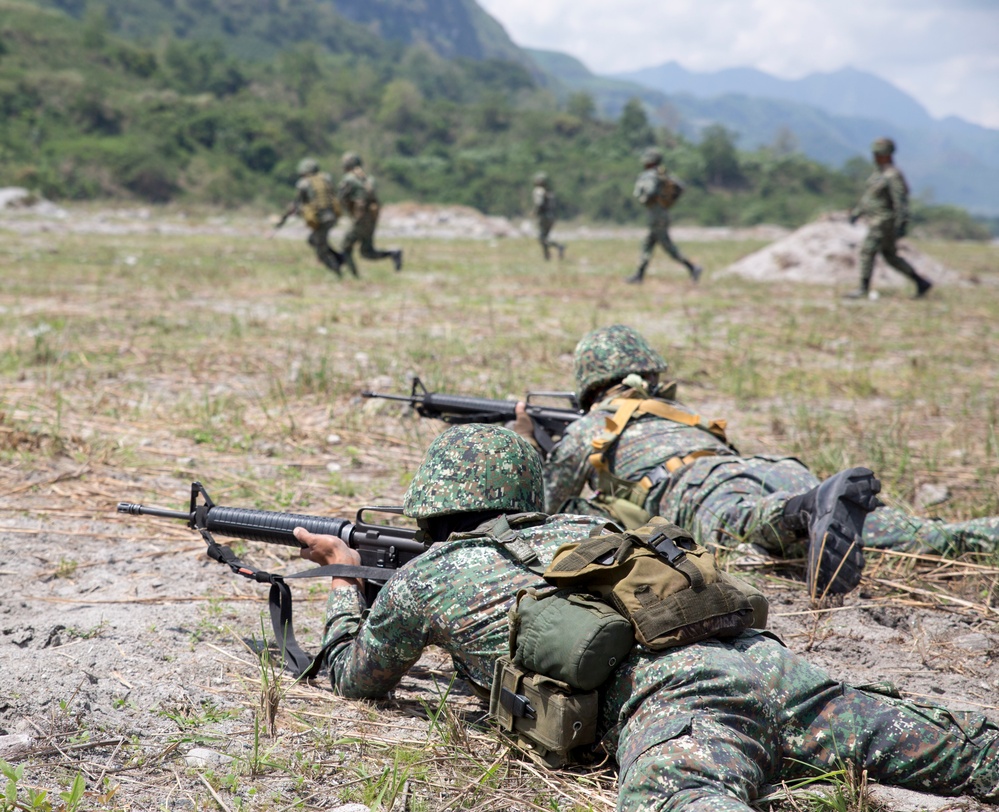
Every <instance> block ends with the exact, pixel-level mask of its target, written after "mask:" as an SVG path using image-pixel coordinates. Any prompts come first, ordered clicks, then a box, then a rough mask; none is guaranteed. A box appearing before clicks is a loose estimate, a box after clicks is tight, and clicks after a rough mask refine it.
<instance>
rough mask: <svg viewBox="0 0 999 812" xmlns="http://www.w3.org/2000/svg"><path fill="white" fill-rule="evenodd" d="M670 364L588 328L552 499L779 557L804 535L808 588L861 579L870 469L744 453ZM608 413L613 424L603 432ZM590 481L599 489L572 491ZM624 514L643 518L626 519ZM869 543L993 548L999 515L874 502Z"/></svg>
mask: <svg viewBox="0 0 999 812" xmlns="http://www.w3.org/2000/svg"><path fill="white" fill-rule="evenodd" d="M666 368H667V363H666V361H665V360H664V359H663V357H662V356H661V355H660V354H659V353H658V352H656V351H655V350H653V349H652V348H651V347H650V346H649V344H648V343H647V342H646V340H645V339H644V338H643V337H642V336H641V335H639V334H638V333H637V332H636V331H635V330H633V329H632V328H630V327H625V326H624V325H614V326H611V327H605V328H601V329H598V330H594V331H593V332H591V333H588V334H587V335H586V336H584V337H583V339H582V340H581V341H580V342H579V344H578V345H577V347H576V353H575V374H576V395H577V397H578V398H579V403H580V405H581V406H582V407H583V408H584V409H589V410H590V412H589V414H588V415H586V416H585V417H582V418H580V419H579V420H577V421H575V422H574V423H572V424H571V425H570V426H569V427H568V429H567V430H566V433H565V436H564V437H563V438H562V441H561V443H560V444H559V445H557V446H556V447H555V448H554V449H553V450H552V452H551V453H550V455H549V456H548V461H547V463H546V464H545V505H546V509H547V510H548V511H549V512H552V513H555V512H559V511H568V512H572V513H594V512H603V513H604V515H611V516H614V517H615V518H617V519H618V520H619V521H623V522H625V523H629V522H630V523H632V524H634V523H635V522H637V523H639V524H640V523H643V522H644V521H645V519H646V518H647V516H648V515H650V514H651V515H657V516H663V517H665V518H667V519H669V521H671V522H675V523H676V524H678V525H680V526H681V527H683V528H685V529H687V530H689V531H690V532H691V533H692V534H693V535H694V537H695V538H696V539H697V540H698V541H699V542H701V543H702V544H709V545H711V544H715V545H721V546H725V547H735V546H737V545H738V544H740V543H743V542H748V543H752V544H757V545H760V546H762V547H764V548H765V549H766V550H767V551H769V552H770V553H771V554H774V555H778V556H785V555H788V554H794V547H795V546H798V547H799V548H800V543H801V542H804V543H806V544H808V564H809V566H808V575H809V591H810V594H812V595H813V596H816V595H821V594H823V592H824V591H825V589H826V587H827V586H828V587H830V589H829V591H830V592H833V593H836V592H846V591H849V590H850V589H852V588H853V587H854V586H856V584H857V581H858V580H859V577H860V569H861V567H862V566H863V555H862V552H861V549H860V548H859V547H856V548H853V549H852V550H851V549H850V545H851V544H852V541H853V537H852V530H853V529H856V524H857V512H856V507H855V504H856V500H857V499H858V498H859V499H860V500H861V501H862V500H863V498H864V493H863V491H865V490H866V486H865V485H864V481H865V476H866V475H864V474H859V473H857V472H858V471H866V470H867V469H850V471H846V472H841V474H838V475H837V476H836V477H832V478H831V479H830V480H827V481H826V483H820V482H819V480H818V478H817V477H816V476H815V475H814V474H812V473H811V472H810V471H809V470H808V469H807V468H806V467H805V466H804V465H803V464H802V463H801V462H800V461H799V460H797V459H795V458H793V457H782V456H770V455H753V456H743V455H740V454H738V453H737V452H736V451H735V449H734V448H733V447H732V446H731V445H730V444H729V442H728V440H727V439H726V437H725V431H724V422H723V421H716V422H714V423H709V422H706V421H704V420H701V419H700V418H699V417H698V416H697V415H696V414H695V413H694V412H693V410H692V409H690V408H689V407H688V406H686V405H684V404H682V403H679V402H678V401H677V400H676V399H675V397H676V395H675V389H674V388H673V387H663V388H660V387H659V375H660V374H661V373H663V372H665V371H666ZM609 418H613V422H614V424H615V425H616V427H617V431H616V433H615V432H613V431H608V428H607V424H608V419H609ZM514 428H515V430H516V431H517V432H518V433H520V434H521V435H522V436H524V437H530V436H531V425H530V418H528V417H527V416H526V415H521V416H520V417H518V420H517V424H516V425H515V426H514ZM596 445H599V446H600V449H601V450H598V449H597V448H596V447H595V446H596ZM869 473H870V472H868V474H869ZM587 483H589V484H591V486H592V487H593V489H594V490H595V491H597V493H598V496H597V497H596V498H594V499H589V500H583V499H579V498H577V497H579V495H580V493H581V492H582V490H583V487H584V485H586V484H587ZM823 485H824V488H823V487H822V486H823ZM858 488H859V491H860V493H859V494H858V491H857V489H858ZM817 510H819V511H821V510H825V511H831V512H832V514H833V518H832V530H833V531H834V532H833V533H832V534H830V535H829V536H828V537H827V538H826V541H825V547H824V548H823V547H821V546H820V545H821V542H822V540H823V537H824V535H825V533H826V531H828V530H829V529H830V524H829V522H825V523H823V522H820V521H818V519H819V518H820V515H819V513H817V512H816V511H817ZM629 513H637V514H638V515H637V518H633V519H629V515H628V514H629ZM809 540H811V541H809ZM863 545H865V546H868V547H878V548H888V549H895V550H906V551H911V552H929V553H935V554H939V555H951V554H955V553H959V552H963V551H969V550H971V551H983V552H994V551H995V550H996V549H999V518H994V517H993V518H982V519H973V520H971V521H966V522H955V523H944V522H940V521H936V520H930V519H921V518H919V517H917V516H913V515H911V514H909V513H907V512H905V511H902V510H898V509H895V508H890V507H879V508H878V509H877V510H875V511H874V512H873V513H871V514H870V515H869V516H867V518H866V521H864V522H863ZM820 552H821V553H822V555H821V560H820V556H819V553H820ZM844 558H845V564H844V565H843V568H842V569H840V570H839V575H838V576H837V578H836V579H835V582H833V583H831V584H830V582H829V581H830V579H829V576H830V574H831V573H833V572H836V571H837V570H838V568H839V567H840V564H841V562H842V561H843V559H844Z"/></svg>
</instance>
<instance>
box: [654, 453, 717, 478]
mask: <svg viewBox="0 0 999 812" xmlns="http://www.w3.org/2000/svg"><path fill="white" fill-rule="evenodd" d="M717 456H718V452H717V451H712V450H711V449H708V448H705V449H702V450H701V451H694V452H692V453H690V454H688V455H687V456H686V457H670V458H669V459H668V460H666V462H664V463H663V465H664V466H665V468H666V470H667V471H669V472H670V473H671V474H673V473H676V472H677V471H679V470H680V469H681V468H683V466H684V465H690V463H692V462H693V461H694V460H697V459H700V458H701V457H717Z"/></svg>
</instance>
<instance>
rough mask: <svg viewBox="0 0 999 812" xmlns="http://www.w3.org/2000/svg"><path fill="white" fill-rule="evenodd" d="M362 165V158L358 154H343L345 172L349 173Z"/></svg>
mask: <svg viewBox="0 0 999 812" xmlns="http://www.w3.org/2000/svg"><path fill="white" fill-rule="evenodd" d="M360 165H361V156H360V155H358V154H357V153H356V152H345V153H344V154H343V171H344V172H349V171H350V170H351V169H355V168H356V167H358V166H360Z"/></svg>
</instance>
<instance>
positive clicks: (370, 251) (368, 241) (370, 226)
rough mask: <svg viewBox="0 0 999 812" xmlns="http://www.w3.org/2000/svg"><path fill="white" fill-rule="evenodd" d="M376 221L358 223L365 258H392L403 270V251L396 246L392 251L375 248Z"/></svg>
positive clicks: (397, 266) (399, 268)
mask: <svg viewBox="0 0 999 812" xmlns="http://www.w3.org/2000/svg"><path fill="white" fill-rule="evenodd" d="M375 222H376V221H370V222H363V221H362V222H361V223H359V224H358V235H359V242H360V243H361V256H362V257H364V258H365V259H372V260H379V259H391V260H392V262H393V264H394V265H395V269H396V270H397V271H399V270H402V251H401V250H399V249H398V248H395V249H393V250H391V251H381V250H379V249H377V248H375V242H374V240H375Z"/></svg>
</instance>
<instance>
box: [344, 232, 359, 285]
mask: <svg viewBox="0 0 999 812" xmlns="http://www.w3.org/2000/svg"><path fill="white" fill-rule="evenodd" d="M359 239H360V237H359V236H358V234H357V227H356V225H351V227H350V228H349V229H347V233H346V234H344V235H343V245H342V246H341V247H340V255H341V257H342V258H343V264H344V265H346V266H347V269H348V270H349V271H350V272H351V273H352V274H353V275H354V276H355V277H356V278H360V274H358V273H357V265H356V264H354V245H356V244H357V242H358V240H359Z"/></svg>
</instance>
